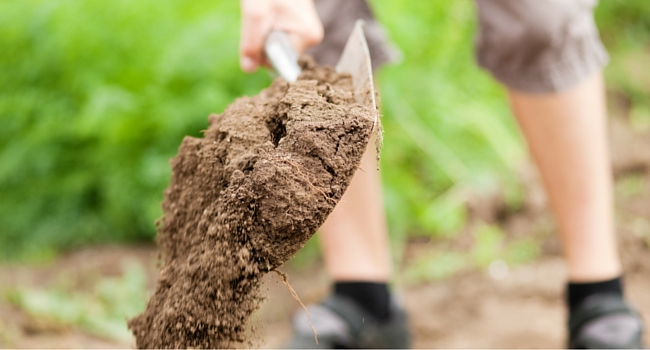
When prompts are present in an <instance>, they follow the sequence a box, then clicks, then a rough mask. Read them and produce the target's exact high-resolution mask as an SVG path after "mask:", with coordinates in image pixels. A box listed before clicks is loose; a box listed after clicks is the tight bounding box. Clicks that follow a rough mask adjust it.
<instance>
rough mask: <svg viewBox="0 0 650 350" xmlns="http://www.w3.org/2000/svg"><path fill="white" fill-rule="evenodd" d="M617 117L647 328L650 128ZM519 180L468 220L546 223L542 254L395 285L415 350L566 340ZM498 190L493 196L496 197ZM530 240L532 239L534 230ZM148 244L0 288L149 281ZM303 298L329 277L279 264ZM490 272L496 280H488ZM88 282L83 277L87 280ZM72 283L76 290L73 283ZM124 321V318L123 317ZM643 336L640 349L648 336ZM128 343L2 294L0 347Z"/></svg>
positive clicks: (54, 267)
mask: <svg viewBox="0 0 650 350" xmlns="http://www.w3.org/2000/svg"><path fill="white" fill-rule="evenodd" d="M627 125H628V124H627V123H626V122H625V121H624V120H623V119H617V118H614V119H613V120H612V128H611V129H612V131H611V132H612V138H613V150H612V159H613V163H614V173H615V174H616V179H617V180H616V182H617V184H616V208H617V226H618V232H619V236H620V241H621V253H622V256H623V259H624V263H625V267H626V275H625V284H626V290H627V294H628V296H629V298H630V300H631V301H632V302H633V303H634V304H635V305H636V306H637V307H638V308H639V310H640V311H641V313H642V314H643V315H644V317H645V319H646V325H645V327H646V329H645V331H646V334H647V335H648V334H650V292H649V291H650V279H649V278H648V276H649V275H650V132H648V131H646V132H639V131H632V130H631V129H630V128H629V127H628V126H627ZM529 175H530V174H528V173H527V172H526V171H524V172H522V177H523V178H525V179H526V178H530V180H526V181H527V191H526V200H525V206H524V208H523V210H521V211H518V212H516V213H509V214H507V215H503V213H502V210H501V207H500V205H499V199H498V198H496V199H495V198H477V199H475V200H473V201H471V202H470V213H471V214H472V217H473V218H481V219H482V220H487V221H490V220H493V221H494V222H495V223H496V224H498V225H500V226H501V227H502V228H503V229H504V231H505V232H506V235H507V237H508V238H512V237H521V236H524V235H526V234H528V233H529V232H532V231H535V232H537V231H539V227H540V226H541V227H549V226H550V227H551V229H548V230H547V231H548V233H547V234H542V235H541V236H540V237H539V244H540V247H541V252H542V254H541V256H540V257H539V258H538V259H536V260H535V261H534V262H532V263H528V264H525V265H520V266H516V267H511V268H510V269H509V270H508V271H507V273H501V274H490V273H488V271H487V270H480V269H471V270H468V271H464V272H462V273H459V274H457V275H455V276H453V277H451V278H448V279H445V280H440V281H436V282H417V283H414V282H408V283H406V282H405V283H402V284H401V285H400V286H399V287H398V291H399V295H400V297H401V300H402V301H403V303H404V305H405V307H406V309H407V310H408V312H409V314H410V318H411V328H412V331H413V336H414V346H415V347H418V348H559V347H562V346H563V344H564V341H565V340H564V338H565V333H564V324H565V317H566V315H565V311H564V304H563V299H562V298H563V288H564V280H565V269H564V266H563V263H562V259H561V256H560V251H559V247H558V244H557V241H556V239H555V238H554V237H553V235H552V234H550V233H551V231H552V225H551V224H549V222H550V219H549V215H548V213H547V211H546V209H544V208H545V206H544V198H543V194H542V193H543V192H542V191H541V189H540V187H539V184H538V182H537V181H536V180H535V177H534V176H529ZM497 197H498V196H497ZM463 237H464V234H462V233H461V234H460V235H459V236H458V237H457V238H455V240H454V241H451V242H447V241H431V242H426V241H417V240H414V241H411V242H408V243H407V245H406V253H405V259H404V262H403V264H402V266H401V267H400V268H399V271H406V270H408V268H409V266H410V265H411V264H412V262H413V261H414V259H416V258H417V257H418V256H420V255H421V253H422V252H426V251H430V250H435V249H438V248H440V247H441V246H444V247H447V248H445V249H448V248H449V247H451V248H452V249H462V247H463V245H464V244H465V243H464V238H463ZM535 237H537V236H535ZM156 255H157V253H156V249H155V247H154V246H151V245H150V246H113V247H111V246H109V247H101V248H88V249H83V250H79V251H75V252H71V253H69V254H66V255H64V256H62V257H60V258H59V259H57V260H56V261H55V262H54V263H53V264H50V265H47V266H0V281H1V285H0V290H3V289H5V288H12V287H18V286H26V287H34V288H43V287H47V286H49V285H52V284H53V283H55V282H56V281H57V280H58V279H60V278H61V276H63V275H66V276H73V277H74V278H75V280H77V281H82V282H83V281H92V280H93V279H96V278H97V277H98V276H99V277H101V276H116V275H119V274H120V271H121V270H120V268H119V264H117V263H116V262H119V261H123V260H126V259H137V260H138V261H139V262H140V263H141V264H142V265H143V266H145V267H146V272H147V276H148V277H147V278H148V288H149V289H150V290H152V289H153V287H154V285H153V283H154V281H155V278H156V276H157V269H156V266H155V262H156ZM283 270H284V271H285V272H287V273H288V274H289V277H290V283H291V284H292V285H293V287H294V288H295V289H296V291H297V292H298V294H299V295H300V297H301V298H302V300H303V302H305V303H311V302H315V301H317V300H318V299H319V298H321V297H323V296H324V295H325V294H326V293H327V292H328V280H327V277H326V276H325V274H324V272H323V271H322V269H321V266H320V264H316V265H315V266H312V267H310V268H308V269H306V270H305V269H302V270H296V269H295V268H291V267H290V266H287V267H285V268H283ZM493 276H496V277H493ZM86 283H88V282H86ZM78 284H79V288H84V285H83V283H81V282H79V283H78ZM266 286H267V288H268V300H267V301H266V302H265V303H264V304H263V307H262V309H261V310H260V311H259V312H258V313H257V314H256V315H255V316H254V317H255V318H256V319H255V324H256V325H257V327H258V329H259V330H258V335H257V336H256V338H257V344H258V345H259V346H260V347H279V346H281V344H283V342H284V341H285V340H286V339H287V338H288V337H289V335H290V330H291V323H290V319H291V315H292V314H293V313H294V312H296V311H298V310H299V308H300V306H299V304H298V303H297V302H296V301H295V300H293V298H292V297H291V296H290V294H289V291H288V290H287V288H286V287H285V285H284V284H282V282H281V281H280V279H279V278H278V277H277V276H276V275H275V274H272V275H269V276H267V278H266ZM125 322H126V320H125ZM648 340H649V339H648V337H646V346H648V345H650V343H648ZM133 345H134V342H133V341H132V340H131V341H114V340H110V339H102V338H98V337H96V336H93V335H90V334H88V333H85V332H83V331H82V330H80V329H77V328H75V327H63V326H52V325H47V324H45V325H44V324H41V323H39V322H38V320H34V319H33V318H30V317H28V316H27V315H26V314H25V313H24V312H22V311H20V310H19V309H17V308H15V307H13V306H12V305H10V304H9V303H7V302H6V301H5V300H4V299H2V298H0V347H12V348H43V347H47V348H129V347H132V346H133Z"/></svg>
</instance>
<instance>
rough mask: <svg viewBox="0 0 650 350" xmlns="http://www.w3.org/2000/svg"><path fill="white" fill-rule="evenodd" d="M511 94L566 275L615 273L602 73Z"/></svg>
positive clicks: (594, 277)
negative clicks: (554, 89) (553, 88)
mask: <svg viewBox="0 0 650 350" xmlns="http://www.w3.org/2000/svg"><path fill="white" fill-rule="evenodd" d="M509 96H510V102H511V105H512V109H513V112H514V114H515V116H516V118H517V121H518V122H519V125H520V127H521V129H522V131H523V133H524V135H525V137H526V139H527V141H528V145H529V147H530V150H531V153H532V155H533V158H534V159H535V161H536V163H537V166H538V167H539V169H540V172H541V174H542V177H543V180H544V183H545V185H546V189H547V193H548V197H549V200H550V204H551V208H552V210H553V212H554V213H555V217H556V219H557V222H558V225H559V231H560V232H559V233H560V239H561V242H562V246H563V249H564V255H565V258H566V261H567V267H568V273H569V279H570V280H571V281H573V282H591V281H599V280H605V279H610V278H614V277H617V276H619V275H620V274H621V264H620V261H619V257H618V252H617V243H616V235H615V233H614V232H615V230H614V219H613V217H614V215H613V203H612V175H611V171H610V165H609V153H608V141H607V118H606V105H605V96H604V84H603V78H602V73H600V72H599V73H598V74H595V75H594V76H592V77H590V78H589V79H587V80H586V81H584V82H582V83H581V84H580V85H578V86H575V87H573V88H570V89H568V90H565V91H561V92H559V93H552V94H542V95H535V94H528V93H522V92H518V91H512V90H511V91H509Z"/></svg>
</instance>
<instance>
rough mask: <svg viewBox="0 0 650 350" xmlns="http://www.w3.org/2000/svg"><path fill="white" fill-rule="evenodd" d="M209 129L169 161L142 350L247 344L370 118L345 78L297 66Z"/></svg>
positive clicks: (355, 161)
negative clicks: (290, 79)
mask: <svg viewBox="0 0 650 350" xmlns="http://www.w3.org/2000/svg"><path fill="white" fill-rule="evenodd" d="M303 69H304V70H305V72H304V73H303V74H302V75H301V77H300V78H299V80H298V81H296V82H295V83H287V82H286V81H284V80H283V79H276V80H275V81H274V82H273V84H272V85H271V87H270V88H268V89H265V90H263V91H262V92H261V93H260V94H259V95H257V96H254V97H243V98H240V99H237V100H236V101H235V102H234V103H233V104H232V105H231V106H229V107H228V108H227V109H226V111H225V112H224V113H222V114H220V115H211V116H210V117H209V123H210V126H209V128H208V130H207V131H205V137H204V138H202V139H199V138H193V137H186V138H185V139H184V140H183V143H182V144H181V146H180V148H179V151H178V155H177V156H176V157H175V158H174V159H173V160H172V181H171V184H170V186H169V188H168V189H167V190H166V191H165V200H164V202H163V210H164V216H163V218H162V219H161V220H160V222H159V225H158V226H159V228H158V243H159V246H160V249H161V254H162V260H163V266H162V268H161V271H160V275H159V277H158V284H157V286H156V291H155V293H154V295H153V296H152V297H151V299H150V301H149V304H148V305H147V309H146V311H145V312H144V313H143V314H141V315H139V316H137V317H135V318H134V319H132V320H131V321H130V322H129V328H131V330H132V331H133V333H134V335H135V337H136V345H137V346H138V347H139V348H170V347H173V348H187V347H200V348H223V347H233V346H239V345H241V343H242V342H244V341H245V339H246V334H247V327H246V326H247V323H248V320H249V318H250V316H251V314H252V313H253V311H255V310H257V309H258V308H259V303H260V301H261V300H262V299H263V296H262V294H261V293H260V288H259V287H260V284H261V281H262V277H263V276H264V275H265V274H266V273H268V272H269V271H272V270H274V269H276V268H278V267H279V266H281V265H282V264H283V263H284V262H285V261H286V260H288V259H289V258H290V257H292V256H293V255H294V254H295V253H296V252H297V251H298V250H299V249H300V248H301V247H302V246H303V245H304V244H305V243H306V242H307V240H308V239H309V238H310V237H311V236H312V235H313V234H314V233H315V232H316V230H317V229H318V227H320V226H321V224H322V223H323V222H324V220H325V218H326V217H327V215H328V214H329V213H330V212H331V211H332V209H333V208H334V206H335V204H336V203H337V202H338V201H339V199H340V198H341V196H342V195H343V192H344V191H345V189H346V188H347V186H348V184H349V183H350V180H351V178H352V175H353V174H354V172H355V171H356V169H357V167H358V165H359V163H360V161H361V156H362V155H363V153H364V151H365V149H366V147H367V144H368V141H369V139H370V134H371V132H372V129H373V124H374V121H375V119H376V113H377V111H376V110H374V109H370V108H368V107H364V106H361V105H359V104H356V103H355V102H354V96H353V93H352V81H351V78H350V77H349V75H339V74H337V73H336V72H335V71H334V70H333V69H331V68H324V67H315V65H314V64H313V62H311V61H303Z"/></svg>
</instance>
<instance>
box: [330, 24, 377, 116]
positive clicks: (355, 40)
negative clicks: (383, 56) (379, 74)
mask: <svg viewBox="0 0 650 350" xmlns="http://www.w3.org/2000/svg"><path fill="white" fill-rule="evenodd" d="M363 26H364V22H363V20H361V19H359V20H357V22H356V23H355V25H354V29H353V30H352V33H351V34H350V37H349V38H348V42H347V43H346V44H345V48H344V49H343V53H342V54H341V58H340V59H339V62H338V63H337V64H336V71H337V72H339V73H348V74H350V75H351V76H352V85H353V88H354V96H355V99H356V100H357V103H359V104H362V105H365V106H368V107H372V108H374V109H377V102H376V101H375V85H374V83H373V81H372V65H371V64H370V51H369V50H368V43H367V42H366V36H365V35H364V33H363Z"/></svg>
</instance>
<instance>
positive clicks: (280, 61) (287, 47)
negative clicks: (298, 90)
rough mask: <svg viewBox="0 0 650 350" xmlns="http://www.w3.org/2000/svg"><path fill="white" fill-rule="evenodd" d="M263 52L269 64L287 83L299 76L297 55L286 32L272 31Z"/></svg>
mask: <svg viewBox="0 0 650 350" xmlns="http://www.w3.org/2000/svg"><path fill="white" fill-rule="evenodd" d="M264 52H265V54H266V58H267V59H268V60H269V63H271V65H272V66H273V68H274V69H275V70H276V72H278V74H280V76H282V77H283V78H284V79H285V80H287V81H296V79H297V78H298V75H300V66H298V54H297V53H296V50H294V48H293V45H292V44H291V38H289V34H288V33H287V32H284V31H280V30H274V31H272V32H271V33H269V35H268V36H267V37H266V41H265V42H264Z"/></svg>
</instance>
